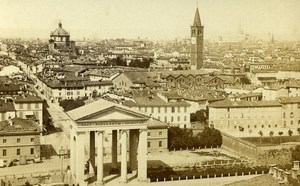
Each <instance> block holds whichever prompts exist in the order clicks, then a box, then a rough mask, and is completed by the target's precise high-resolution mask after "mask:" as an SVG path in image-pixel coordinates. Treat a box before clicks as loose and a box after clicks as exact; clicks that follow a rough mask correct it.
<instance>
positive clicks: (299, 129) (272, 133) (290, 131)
mask: <svg viewBox="0 0 300 186" xmlns="http://www.w3.org/2000/svg"><path fill="white" fill-rule="evenodd" d="M297 132H298V134H299V135H300V128H298V129H297ZM258 134H259V136H260V143H262V137H263V135H264V133H263V131H261V130H260V131H259V132H258ZM273 135H274V131H270V132H269V136H270V137H271V143H272V140H273ZM278 135H279V136H282V135H283V132H282V131H278ZM288 135H289V136H292V135H293V131H292V130H288ZM280 143H281V142H280Z"/></svg>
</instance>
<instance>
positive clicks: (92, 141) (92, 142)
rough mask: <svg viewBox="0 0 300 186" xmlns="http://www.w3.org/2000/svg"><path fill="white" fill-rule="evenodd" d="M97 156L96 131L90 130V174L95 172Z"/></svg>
mask: <svg viewBox="0 0 300 186" xmlns="http://www.w3.org/2000/svg"><path fill="white" fill-rule="evenodd" d="M95 156H96V155H95V131H90V162H91V163H90V167H89V173H90V174H94V173H95Z"/></svg>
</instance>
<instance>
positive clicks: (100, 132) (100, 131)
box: [95, 130, 104, 135]
mask: <svg viewBox="0 0 300 186" xmlns="http://www.w3.org/2000/svg"><path fill="white" fill-rule="evenodd" d="M95 132H96V133H97V134H98V135H99V134H103V133H104V130H99V131H95Z"/></svg>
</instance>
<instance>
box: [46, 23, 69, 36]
mask: <svg viewBox="0 0 300 186" xmlns="http://www.w3.org/2000/svg"><path fill="white" fill-rule="evenodd" d="M51 35H56V36H69V35H70V34H69V33H68V32H67V31H66V30H65V29H63V28H62V24H61V22H60V23H59V24H58V28H57V29H55V30H54V31H53V32H51Z"/></svg>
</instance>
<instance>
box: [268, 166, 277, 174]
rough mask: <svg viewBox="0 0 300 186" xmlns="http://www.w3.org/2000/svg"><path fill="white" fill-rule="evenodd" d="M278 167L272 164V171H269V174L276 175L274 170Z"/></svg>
mask: <svg viewBox="0 0 300 186" xmlns="http://www.w3.org/2000/svg"><path fill="white" fill-rule="evenodd" d="M275 167H276V164H272V165H270V170H269V174H271V175H273V174H274V168H275Z"/></svg>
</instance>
